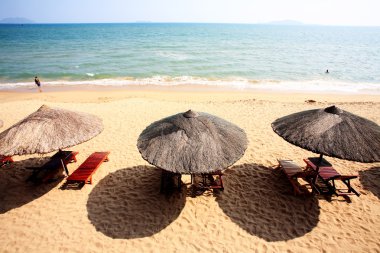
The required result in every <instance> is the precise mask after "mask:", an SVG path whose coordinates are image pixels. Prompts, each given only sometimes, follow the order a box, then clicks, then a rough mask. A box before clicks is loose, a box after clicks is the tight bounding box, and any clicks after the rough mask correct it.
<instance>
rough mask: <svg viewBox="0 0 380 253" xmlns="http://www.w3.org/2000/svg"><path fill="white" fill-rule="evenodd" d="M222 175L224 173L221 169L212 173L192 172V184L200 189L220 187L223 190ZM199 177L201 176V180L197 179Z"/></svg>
mask: <svg viewBox="0 0 380 253" xmlns="http://www.w3.org/2000/svg"><path fill="white" fill-rule="evenodd" d="M199 176H200V177H199ZM222 176H223V173H222V171H221V170H218V171H215V172H212V173H203V174H200V175H194V174H192V175H191V184H192V185H194V186H195V187H196V188H199V189H204V190H213V189H219V190H221V191H223V190H224V186H223V179H222ZM197 178H201V182H199V181H198V180H196V179H197Z"/></svg>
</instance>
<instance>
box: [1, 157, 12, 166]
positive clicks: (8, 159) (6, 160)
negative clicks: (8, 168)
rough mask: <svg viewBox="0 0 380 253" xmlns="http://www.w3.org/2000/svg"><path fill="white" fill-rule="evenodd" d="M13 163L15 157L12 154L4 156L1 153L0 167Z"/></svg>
mask: <svg viewBox="0 0 380 253" xmlns="http://www.w3.org/2000/svg"><path fill="white" fill-rule="evenodd" d="M10 163H13V159H12V157H11V156H3V155H0V167H3V166H4V165H6V164H10Z"/></svg>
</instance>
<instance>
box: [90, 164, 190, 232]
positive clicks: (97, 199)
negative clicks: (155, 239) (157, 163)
mask: <svg viewBox="0 0 380 253" xmlns="http://www.w3.org/2000/svg"><path fill="white" fill-rule="evenodd" d="M160 177H161V170H159V169H157V168H155V167H151V166H136V167H132V168H126V169H121V170H118V171H116V172H114V173H111V174H109V175H108V176H106V177H105V178H103V179H102V180H101V181H100V182H99V183H98V184H97V185H96V186H95V187H94V189H93V190H92V191H91V193H90V196H89V199H88V202H87V211H88V218H89V220H90V221H91V223H92V224H93V225H94V226H95V228H96V230H97V231H100V232H101V233H103V234H104V235H106V236H109V237H111V238H114V239H116V238H117V239H131V238H142V237H147V236H151V235H153V234H155V233H158V232H159V231H161V230H163V229H164V228H166V227H167V226H168V225H169V224H170V223H172V222H173V221H174V220H175V219H176V218H177V217H178V216H179V215H180V213H181V211H182V209H183V207H184V206H185V200H186V192H185V191H182V193H173V194H172V195H170V196H168V195H164V194H160Z"/></svg>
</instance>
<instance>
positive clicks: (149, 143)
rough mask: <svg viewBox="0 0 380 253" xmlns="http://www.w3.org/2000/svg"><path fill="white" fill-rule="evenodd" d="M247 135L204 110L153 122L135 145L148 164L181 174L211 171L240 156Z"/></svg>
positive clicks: (219, 168)
mask: <svg viewBox="0 0 380 253" xmlns="http://www.w3.org/2000/svg"><path fill="white" fill-rule="evenodd" d="M247 143H248V141H247V136H246V134H245V132H244V131H243V130H242V129H241V128H239V127H238V126H236V125H234V124H232V123H230V122H228V121H226V120H224V119H221V118H218V117H216V116H213V115H210V114H208V113H204V112H194V111H191V110H189V111H187V112H185V113H178V114H175V115H173V116H170V117H167V118H164V119H162V120H159V121H156V122H154V123H152V124H151V125H149V126H148V127H147V128H146V129H145V130H144V131H143V132H142V133H141V134H140V136H139V139H138V140H137V147H138V149H139V151H140V153H141V155H142V157H143V158H144V159H145V160H146V161H148V162H149V163H151V164H153V165H155V166H157V167H159V168H161V169H164V170H166V171H170V172H174V173H180V174H200V173H211V172H214V171H217V170H221V169H224V168H227V167H228V166H230V165H232V164H234V163H235V162H236V161H237V160H238V159H240V158H241V157H242V156H243V154H244V152H245V150H246V148H247Z"/></svg>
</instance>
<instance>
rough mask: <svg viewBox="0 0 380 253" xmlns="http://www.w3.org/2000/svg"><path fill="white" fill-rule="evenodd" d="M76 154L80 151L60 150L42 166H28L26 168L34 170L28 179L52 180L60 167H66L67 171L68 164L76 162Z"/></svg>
mask: <svg viewBox="0 0 380 253" xmlns="http://www.w3.org/2000/svg"><path fill="white" fill-rule="evenodd" d="M76 155H78V152H75V151H58V152H57V153H56V154H54V155H53V156H52V157H50V159H49V160H48V161H47V162H46V163H45V164H44V165H42V166H41V167H26V169H29V170H33V173H32V175H31V176H30V177H29V178H28V179H27V181H33V182H39V183H40V182H42V183H45V182H48V181H49V180H51V179H52V178H53V177H54V176H55V175H56V174H57V171H58V170H59V169H64V170H66V173H67V168H66V165H67V164H69V163H71V162H76V161H77V159H76Z"/></svg>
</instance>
